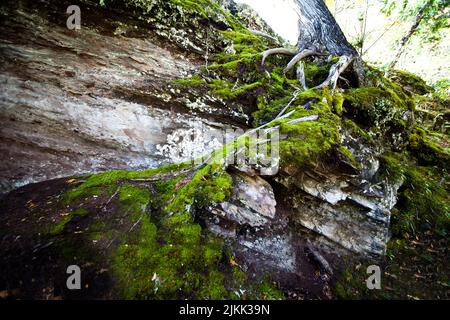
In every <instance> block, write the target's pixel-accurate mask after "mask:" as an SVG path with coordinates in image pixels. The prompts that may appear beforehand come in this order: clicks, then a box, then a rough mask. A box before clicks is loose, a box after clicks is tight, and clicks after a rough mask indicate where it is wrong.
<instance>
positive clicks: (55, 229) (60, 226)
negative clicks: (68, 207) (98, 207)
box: [48, 208, 89, 235]
mask: <svg viewBox="0 0 450 320" xmlns="http://www.w3.org/2000/svg"><path fill="white" fill-rule="evenodd" d="M87 214H89V211H88V210H86V209H84V208H79V209H76V210H73V211H70V212H69V213H67V214H66V216H64V217H63V218H62V220H61V221H59V222H58V223H57V224H56V225H54V226H51V227H50V230H49V232H48V233H49V234H51V235H58V234H61V233H63V232H64V229H65V228H66V225H67V224H69V223H70V222H71V221H72V219H73V218H74V217H76V216H79V217H84V216H86V215H87Z"/></svg>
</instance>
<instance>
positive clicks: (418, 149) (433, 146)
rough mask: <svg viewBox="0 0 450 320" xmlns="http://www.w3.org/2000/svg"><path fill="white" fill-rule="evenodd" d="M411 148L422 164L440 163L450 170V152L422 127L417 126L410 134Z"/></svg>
mask: <svg viewBox="0 0 450 320" xmlns="http://www.w3.org/2000/svg"><path fill="white" fill-rule="evenodd" d="M408 138H409V149H410V150H411V151H412V153H413V154H414V155H415V156H416V157H417V159H418V160H419V163H420V164H422V165H439V166H442V167H444V168H446V169H447V170H450V152H449V151H448V150H445V149H443V148H442V147H440V146H439V145H438V144H437V143H435V142H433V141H432V139H431V138H430V137H429V136H428V135H427V133H426V131H425V130H423V129H421V128H415V129H414V130H413V131H412V132H411V133H410V134H409V136H408Z"/></svg>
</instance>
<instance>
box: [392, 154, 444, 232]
mask: <svg viewBox="0 0 450 320" xmlns="http://www.w3.org/2000/svg"><path fill="white" fill-rule="evenodd" d="M383 164H384V166H385V167H386V169H387V176H388V177H389V178H390V179H392V180H394V179H395V180H397V181H398V180H399V179H402V180H404V183H403V186H402V187H401V189H400V191H399V199H398V203H397V205H396V210H395V211H394V212H393V215H392V221H391V228H392V231H393V232H394V234H395V235H396V236H398V237H402V236H408V235H411V234H414V233H415V232H416V231H417V230H422V229H423V228H424V227H425V226H426V225H428V226H431V227H432V229H433V230H434V231H435V232H438V233H439V234H441V233H447V231H446V230H448V227H449V224H450V215H449V213H450V197H449V192H448V191H449V190H448V189H447V188H446V187H445V185H446V184H445V183H444V184H443V183H442V180H444V181H448V180H449V176H448V173H447V172H446V171H445V170H444V171H443V172H442V171H440V170H439V169H438V168H435V167H422V166H417V165H416V164H415V163H414V162H408V160H407V158H406V157H405V156H402V155H399V154H390V155H387V156H385V157H383Z"/></svg>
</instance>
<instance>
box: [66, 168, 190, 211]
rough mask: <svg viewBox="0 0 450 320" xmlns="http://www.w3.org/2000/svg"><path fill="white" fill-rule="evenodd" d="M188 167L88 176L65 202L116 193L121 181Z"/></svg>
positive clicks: (72, 190) (67, 195) (111, 172)
mask: <svg viewBox="0 0 450 320" xmlns="http://www.w3.org/2000/svg"><path fill="white" fill-rule="evenodd" d="M187 167H188V164H186V163H182V164H173V165H167V166H163V167H160V168H158V169H149V170H144V171H126V170H113V171H107V172H103V173H99V174H94V175H91V176H88V177H87V178H86V181H85V182H83V183H82V184H81V185H79V186H77V187H75V188H73V189H71V190H69V191H68V192H67V193H66V194H64V196H63V200H64V203H65V204H72V203H73V202H74V201H75V200H77V199H79V198H81V197H88V196H92V195H99V194H102V193H103V192H104V191H105V190H109V191H110V192H114V190H115V189H114V187H115V186H116V184H117V182H118V181H120V180H129V179H142V178H149V177H152V176H154V175H156V174H165V173H170V172H174V171H178V170H182V169H185V168H187ZM111 187H113V188H111Z"/></svg>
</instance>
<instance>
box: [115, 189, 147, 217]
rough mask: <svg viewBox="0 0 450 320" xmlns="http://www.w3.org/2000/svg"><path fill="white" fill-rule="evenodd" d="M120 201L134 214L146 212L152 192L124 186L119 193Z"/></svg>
mask: <svg viewBox="0 0 450 320" xmlns="http://www.w3.org/2000/svg"><path fill="white" fill-rule="evenodd" d="M119 201H120V202H121V203H122V204H123V205H124V206H126V207H127V209H129V210H131V212H133V213H141V212H145V209H146V208H147V205H148V204H149V203H150V192H149V191H148V190H144V189H142V188H140V187H135V186H133V185H128V184H126V185H123V186H121V187H120V191H119Z"/></svg>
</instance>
